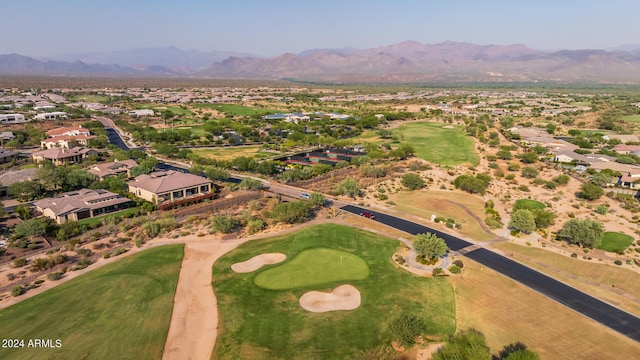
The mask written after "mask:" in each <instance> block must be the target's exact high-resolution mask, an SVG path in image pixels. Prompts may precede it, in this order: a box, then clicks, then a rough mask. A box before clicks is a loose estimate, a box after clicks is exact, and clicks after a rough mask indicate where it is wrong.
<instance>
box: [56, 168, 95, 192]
mask: <svg viewBox="0 0 640 360" xmlns="http://www.w3.org/2000/svg"><path fill="white" fill-rule="evenodd" d="M96 180H97V176H95V175H94V174H92V173H90V172H88V171H86V170H83V169H73V170H70V171H68V172H67V173H66V174H65V178H64V183H63V185H62V188H63V189H64V190H65V191H72V190H78V189H83V188H88V187H89V186H90V185H91V184H92V183H93V182H94V181H96Z"/></svg>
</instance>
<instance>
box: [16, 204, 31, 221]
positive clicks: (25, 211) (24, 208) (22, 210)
mask: <svg viewBox="0 0 640 360" xmlns="http://www.w3.org/2000/svg"><path fill="white" fill-rule="evenodd" d="M13 211H14V212H15V213H16V214H18V216H20V218H21V219H22V220H29V219H31V208H30V207H29V205H27V204H20V205H18V206H16V208H15V209H14V210H13Z"/></svg>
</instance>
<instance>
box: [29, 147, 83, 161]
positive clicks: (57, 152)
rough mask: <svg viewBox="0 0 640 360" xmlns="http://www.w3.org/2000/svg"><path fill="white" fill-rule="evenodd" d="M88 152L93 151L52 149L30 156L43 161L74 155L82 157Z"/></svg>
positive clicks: (81, 148) (79, 148)
mask: <svg viewBox="0 0 640 360" xmlns="http://www.w3.org/2000/svg"><path fill="white" fill-rule="evenodd" d="M89 151H95V150H93V149H87V148H85V147H75V148H71V149H64V148H53V149H47V150H42V151H36V152H34V153H33V154H31V155H32V156H34V157H35V156H40V157H43V158H45V159H66V158H69V157H72V156H76V155H83V154H86V153H88V152H89Z"/></svg>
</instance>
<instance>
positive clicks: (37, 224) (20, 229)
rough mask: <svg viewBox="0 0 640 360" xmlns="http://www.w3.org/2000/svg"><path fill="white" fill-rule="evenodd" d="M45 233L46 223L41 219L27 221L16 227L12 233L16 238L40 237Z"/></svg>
mask: <svg viewBox="0 0 640 360" xmlns="http://www.w3.org/2000/svg"><path fill="white" fill-rule="evenodd" d="M46 231H47V225H46V223H45V222H44V221H43V220H41V219H29V220H26V221H23V222H21V223H20V224H18V225H16V227H15V228H14V229H13V233H14V234H15V235H16V236H17V237H26V236H42V235H44V234H45V233H46Z"/></svg>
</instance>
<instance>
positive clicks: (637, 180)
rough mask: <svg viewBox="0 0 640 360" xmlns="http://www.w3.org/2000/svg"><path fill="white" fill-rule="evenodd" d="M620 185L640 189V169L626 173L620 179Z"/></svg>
mask: <svg viewBox="0 0 640 360" xmlns="http://www.w3.org/2000/svg"><path fill="white" fill-rule="evenodd" d="M618 186H622V187H627V188H629V189H640V169H637V170H634V171H630V172H627V173H624V174H623V175H622V176H620V180H618Z"/></svg>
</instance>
